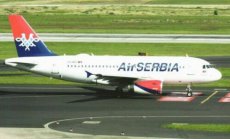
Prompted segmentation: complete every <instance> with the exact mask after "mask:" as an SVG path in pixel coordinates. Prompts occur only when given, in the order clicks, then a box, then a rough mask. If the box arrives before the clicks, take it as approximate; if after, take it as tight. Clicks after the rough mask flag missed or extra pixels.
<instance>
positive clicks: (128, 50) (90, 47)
mask: <svg viewBox="0 0 230 139" xmlns="http://www.w3.org/2000/svg"><path fill="white" fill-rule="evenodd" d="M46 44H47V46H48V47H49V49H50V50H52V51H54V52H55V53H57V54H59V55H63V54H67V55H76V54H79V53H89V54H90V53H93V54H95V55H137V53H138V52H147V53H148V55H152V56H163V55H169V56H185V55H186V54H188V55H189V56H228V55H229V54H230V45H229V44H155V43H154V44H148V43H147V44H146V43H74V42H58V43H56V42H47V43H46ZM11 57H17V54H16V49H15V45H14V43H13V42H0V60H1V59H2V60H3V59H6V58H11Z"/></svg>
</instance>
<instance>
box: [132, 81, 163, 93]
mask: <svg viewBox="0 0 230 139" xmlns="http://www.w3.org/2000/svg"><path fill="white" fill-rule="evenodd" d="M128 89H129V90H130V91H132V92H135V93H138V94H161V93H162V81H160V80H139V81H136V82H135V83H134V85H129V86H128Z"/></svg>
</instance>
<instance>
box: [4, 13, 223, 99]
mask: <svg viewBox="0 0 230 139" xmlns="http://www.w3.org/2000/svg"><path fill="white" fill-rule="evenodd" d="M9 22H10V25H11V28H12V32H13V37H14V42H15V45H16V49H17V54H18V57H16V58H9V59H6V60H5V64H6V65H9V66H12V67H14V68H18V69H21V70H25V71H29V72H33V73H36V74H40V75H44V76H49V77H53V78H57V79H60V80H66V81H72V82H84V83H96V84H106V85H112V86H116V87H117V89H116V90H117V91H118V92H123V90H124V89H125V88H126V89H128V90H129V92H135V93H139V94H162V88H163V84H186V85H187V88H186V91H187V96H189V97H190V96H192V95H193V93H192V89H191V84H193V83H206V82H212V81H217V80H219V79H221V77H222V75H221V73H220V72H219V71H218V70H217V69H215V68H214V67H213V66H212V65H211V64H210V63H209V62H207V61H205V60H203V59H200V58H194V57H188V56H96V55H88V54H78V55H69V56H68V55H64V56H60V55H57V54H55V53H53V52H52V51H50V50H49V49H48V48H47V46H46V45H45V43H44V42H43V41H42V40H41V39H40V38H39V37H38V35H37V34H36V32H35V31H34V30H33V29H32V28H31V27H30V25H29V24H28V23H27V22H26V20H25V19H24V18H23V17H22V16H20V15H10V16H9ZM63 47H65V46H63Z"/></svg>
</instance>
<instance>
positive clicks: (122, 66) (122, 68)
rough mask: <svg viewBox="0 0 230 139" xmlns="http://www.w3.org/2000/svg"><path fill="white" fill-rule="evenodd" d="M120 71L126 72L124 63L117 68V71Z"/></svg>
mask: <svg viewBox="0 0 230 139" xmlns="http://www.w3.org/2000/svg"><path fill="white" fill-rule="evenodd" d="M120 70H123V71H126V70H125V62H123V63H122V64H121V65H120V67H119V68H118V71H120Z"/></svg>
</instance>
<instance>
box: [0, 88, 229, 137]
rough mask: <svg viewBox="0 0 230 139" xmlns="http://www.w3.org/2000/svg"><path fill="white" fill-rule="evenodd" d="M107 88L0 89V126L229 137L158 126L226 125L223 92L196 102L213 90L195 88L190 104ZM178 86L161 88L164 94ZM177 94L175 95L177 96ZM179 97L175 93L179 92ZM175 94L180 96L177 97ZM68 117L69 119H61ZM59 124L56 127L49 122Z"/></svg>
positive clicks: (143, 135)
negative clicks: (122, 95)
mask: <svg viewBox="0 0 230 139" xmlns="http://www.w3.org/2000/svg"><path fill="white" fill-rule="evenodd" d="M112 90H113V88H111V87H103V86H99V87H84V86H82V87H77V86H60V85H59V86H49V85H1V86H0V119H1V120H0V125H1V127H8V128H9V127H10V128H12V127H13V128H15V127H17V128H43V126H44V125H45V124H48V123H50V122H52V121H54V123H51V124H48V127H49V128H51V129H54V130H57V131H61V132H71V133H80V134H93V135H115V136H120V135H124V136H137V137H165V138H166V137H167V138H169V137H170V138H209V139H212V138H223V139H225V138H226V139H227V138H229V136H230V134H229V133H213V132H195V131H192V132H191V131H180V130H171V129H166V128H162V126H163V125H164V124H170V123H222V124H230V111H229V109H230V105H229V103H220V102H218V100H219V99H220V98H221V97H223V96H225V95H226V93H227V92H230V91H229V88H227V90H222V89H220V90H218V93H217V94H216V95H215V96H213V97H212V98H210V99H209V100H208V101H206V102H205V103H201V102H202V101H203V100H205V99H206V98H207V97H208V96H210V94H212V93H213V92H214V88H196V89H195V91H198V92H202V93H203V95H201V96H196V97H195V99H194V100H193V101H191V102H159V101H157V100H158V99H159V96H138V95H132V96H129V97H125V98H121V97H119V96H117V95H116V94H115V93H114V92H113V91H112ZM183 90H184V88H171V87H166V88H164V93H165V94H166V95H168V96H170V95H172V94H171V92H172V91H177V92H178V91H179V92H180V91H183ZM177 95H178V94H177ZM179 95H180V94H179ZM181 96H184V95H183V94H181ZM67 119H69V120H67ZM58 120H63V121H59V122H58V123H57V122H55V121H58Z"/></svg>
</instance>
